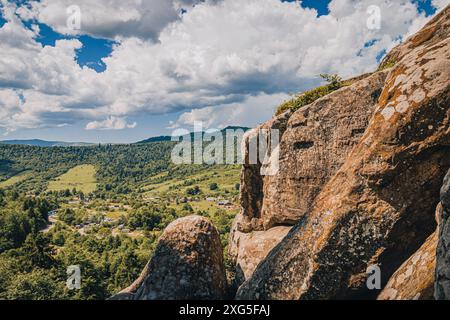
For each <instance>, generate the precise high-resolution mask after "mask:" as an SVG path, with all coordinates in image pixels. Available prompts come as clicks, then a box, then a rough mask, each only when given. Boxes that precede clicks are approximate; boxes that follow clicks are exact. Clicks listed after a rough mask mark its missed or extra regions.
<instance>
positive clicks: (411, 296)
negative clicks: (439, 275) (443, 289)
mask: <svg viewBox="0 0 450 320" xmlns="http://www.w3.org/2000/svg"><path fill="white" fill-rule="evenodd" d="M437 241H438V234H437V232H435V233H433V235H432V236H430V237H429V238H428V239H427V241H426V242H425V244H424V245H423V246H422V247H420V249H419V250H418V251H417V252H416V253H414V254H413V255H412V256H411V258H409V259H408V260H406V262H404V263H403V264H402V266H401V267H400V269H398V270H397V271H396V272H395V273H394V275H393V276H392V277H391V279H390V280H389V282H388V283H387V285H386V287H385V288H384V289H383V291H382V292H381V294H380V295H379V296H378V300H434V271H435V267H436V247H437Z"/></svg>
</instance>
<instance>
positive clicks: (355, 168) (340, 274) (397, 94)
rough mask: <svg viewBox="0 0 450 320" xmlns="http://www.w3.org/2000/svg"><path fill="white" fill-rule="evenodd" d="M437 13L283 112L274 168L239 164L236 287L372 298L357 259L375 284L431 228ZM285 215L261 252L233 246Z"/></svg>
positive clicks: (437, 152) (443, 136) (444, 71)
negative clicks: (329, 89) (353, 73)
mask: <svg viewBox="0 0 450 320" xmlns="http://www.w3.org/2000/svg"><path fill="white" fill-rule="evenodd" d="M449 14H450V13H449V8H447V9H445V10H444V11H443V12H441V14H439V15H438V16H437V17H436V18H434V19H433V20H432V21H431V22H430V23H429V24H428V25H427V26H426V27H425V28H424V29H423V30H421V31H420V32H419V33H418V34H416V35H415V36H414V37H412V38H410V39H408V40H407V41H406V42H405V43H403V44H402V45H400V46H399V47H397V48H395V49H394V50H393V51H392V52H391V53H390V54H389V55H388V56H387V57H386V59H385V61H384V62H383V64H382V66H381V70H382V71H378V72H375V73H374V74H372V75H370V76H368V77H365V78H363V79H362V80H359V81H357V82H356V83H354V84H353V85H352V86H350V87H346V88H343V89H340V90H338V91H336V92H334V93H333V94H331V95H329V96H327V97H325V98H323V99H321V100H318V101H316V102H315V103H313V104H311V105H309V106H306V107H303V108H302V109H300V110H298V111H297V112H295V113H294V114H293V115H291V116H290V117H289V116H288V117H289V119H288V120H287V121H286V123H287V125H286V129H285V130H284V131H283V133H282V140H281V144H280V172H279V174H278V175H276V176H271V177H258V168H257V167H256V168H255V167H254V168H253V170H251V169H248V168H247V169H245V170H244V173H243V181H244V182H245V184H244V185H247V186H248V188H249V189H247V190H243V195H242V197H243V201H242V207H243V209H242V212H241V214H240V216H239V217H238V218H237V220H236V223H235V225H234V230H233V232H232V238H231V240H232V241H231V243H232V244H231V250H230V252H231V253H232V255H233V256H234V257H235V260H236V265H237V268H238V269H241V270H243V271H244V274H245V275H246V278H247V281H246V282H245V283H244V285H243V286H241V288H240V289H239V292H238V295H237V296H238V298H241V299H341V298H374V297H376V296H377V295H378V293H379V291H378V292H376V291H371V290H368V288H367V286H366V279H367V273H366V270H367V269H368V268H369V267H371V266H375V265H376V266H379V267H380V269H381V278H382V279H383V280H382V281H383V286H384V285H385V284H386V282H387V280H389V279H390V278H391V276H392V275H393V273H394V272H395V271H396V270H398V268H399V267H400V265H401V264H402V263H403V262H404V261H405V260H407V259H408V258H409V257H411V256H412V255H413V253H414V252H416V251H417V250H418V249H419V248H420V247H421V246H422V245H423V244H424V242H425V241H426V239H427V238H428V237H429V236H430V235H431V234H432V233H433V232H434V231H435V229H436V223H435V220H434V211H435V208H436V205H437V203H438V202H439V189H440V188H441V186H442V181H443V178H444V175H445V173H446V172H447V170H448V168H449V167H450V132H449V117H450V112H449V102H450V96H449V92H450V91H449V89H450V63H449V62H450V56H449V52H450V38H449V25H450V18H449ZM388 66H389V68H387V67H388ZM384 68H385V69H384ZM383 69H384V70H383ZM277 121H278V120H277ZM277 121H275V123H276V122H277ZM273 123H274V120H271V121H270V122H268V123H267V124H265V125H263V127H264V126H272V124H273ZM248 195H252V196H254V195H257V197H256V198H251V197H249V196H248ZM249 198H251V199H250V200H249ZM294 224H295V227H294V228H293V229H292V230H290V232H289V234H288V235H287V236H286V237H285V238H284V239H283V240H282V241H281V243H280V244H278V245H277V246H275V248H273V246H274V242H275V241H271V245H270V246H267V249H268V250H267V253H268V252H269V251H270V253H269V254H268V256H267V257H266V258H265V259H264V258H263V255H262V254H259V255H256V256H254V257H253V258H252V257H250V256H246V255H245V252H246V251H248V252H250V253H251V252H252V250H247V249H246V248H247V247H248V246H254V245H253V244H252V243H251V241H248V240H247V239H249V238H252V237H251V234H253V233H254V232H261V231H262V232H268V231H270V229H271V228H272V227H276V226H292V225H294ZM242 234H244V235H242ZM258 237H261V234H258ZM280 238H281V237H280ZM271 247H272V248H273V249H272V248H271ZM236 253H238V254H236ZM249 261H250V262H249ZM255 265H257V266H258V267H257V268H256V271H255V272H254V273H253V270H252V269H253V268H254V266H255Z"/></svg>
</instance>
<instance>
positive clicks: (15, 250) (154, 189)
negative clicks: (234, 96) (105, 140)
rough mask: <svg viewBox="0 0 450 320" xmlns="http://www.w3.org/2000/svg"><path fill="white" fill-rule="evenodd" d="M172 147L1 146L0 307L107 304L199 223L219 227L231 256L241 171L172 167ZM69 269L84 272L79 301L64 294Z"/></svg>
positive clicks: (160, 144)
mask: <svg viewBox="0 0 450 320" xmlns="http://www.w3.org/2000/svg"><path fill="white" fill-rule="evenodd" d="M172 146H173V143H171V142H169V141H163V142H150V143H145V144H136V145H116V146H113V145H107V146H89V147H52V148H47V147H35V146H18V145H11V146H10V145H0V159H8V161H5V162H4V164H3V166H2V167H1V171H0V239H1V241H0V274H1V276H0V282H1V284H2V285H1V286H0V299H60V298H63V299H83V300H86V299H88V300H89V299H105V298H107V297H108V296H111V295H112V294H114V293H115V292H117V291H120V290H121V289H123V288H125V287H126V286H127V285H128V284H129V283H130V281H131V280H132V279H134V278H136V277H137V276H138V275H139V273H140V270H141V269H142V268H143V267H144V266H145V264H146V262H147V261H148V259H149V258H150V256H151V255H152V252H153V250H154V247H155V246H156V243H157V241H158V239H159V237H160V235H161V233H162V231H163V230H164V229H165V228H166V227H167V225H168V224H170V223H171V222H172V221H174V220H176V219H178V218H181V217H185V216H188V215H192V214H197V215H201V216H204V217H207V218H209V219H210V220H211V221H213V222H214V224H215V225H216V226H217V228H218V230H219V233H220V239H221V242H222V245H223V247H224V253H226V252H227V245H228V238H229V231H230V229H231V222H232V220H233V219H234V217H235V216H236V214H237V213H238V211H239V209H238V208H239V207H238V195H239V188H240V185H239V182H240V167H239V166H236V165H229V166H206V165H205V166H203V165H198V166H192V165H180V166H177V165H173V164H171V161H170V150H171V148H172ZM30 261H32V262H30ZM70 265H80V266H81V268H82V269H83V271H84V283H83V288H82V290H80V291H77V292H74V291H70V290H68V289H67V288H66V287H65V281H66V274H65V270H66V268H67V267H68V266H70ZM44 274H45V276H43V275H44ZM30 288H32V290H30Z"/></svg>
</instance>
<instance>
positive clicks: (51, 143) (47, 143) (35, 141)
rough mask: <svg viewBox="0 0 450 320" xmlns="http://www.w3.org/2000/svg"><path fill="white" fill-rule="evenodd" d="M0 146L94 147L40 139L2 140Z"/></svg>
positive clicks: (86, 144)
mask: <svg viewBox="0 0 450 320" xmlns="http://www.w3.org/2000/svg"><path fill="white" fill-rule="evenodd" d="M0 144H7V145H23V146H34V147H87V146H92V145H94V144H93V143H87V142H62V141H45V140H40V139H30V140H4V141H0Z"/></svg>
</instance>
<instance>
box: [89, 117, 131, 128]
mask: <svg viewBox="0 0 450 320" xmlns="http://www.w3.org/2000/svg"><path fill="white" fill-rule="evenodd" d="M136 126H137V123H136V122H133V123H130V124H129V123H127V122H126V120H125V119H123V118H117V117H109V118H108V119H105V120H103V121H92V122H89V123H88V124H87V125H86V130H123V129H133V128H136Z"/></svg>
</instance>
